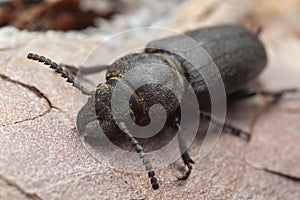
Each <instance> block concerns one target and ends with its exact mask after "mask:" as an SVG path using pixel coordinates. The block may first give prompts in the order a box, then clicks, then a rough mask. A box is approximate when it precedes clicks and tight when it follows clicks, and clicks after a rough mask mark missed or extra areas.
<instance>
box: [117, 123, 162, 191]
mask: <svg viewBox="0 0 300 200" xmlns="http://www.w3.org/2000/svg"><path fill="white" fill-rule="evenodd" d="M119 127H120V129H121V130H122V131H123V132H124V133H125V134H126V135H127V136H128V137H129V139H130V142H131V144H132V145H133V146H134V147H135V151H136V152H137V153H139V154H140V158H141V159H143V164H144V165H145V168H146V170H147V172H148V177H149V178H150V181H151V185H152V188H153V190H157V189H158V188H159V185H158V183H157V179H156V177H155V172H154V170H153V168H152V165H151V163H150V160H149V158H148V156H147V154H146V153H145V152H144V150H143V147H142V146H141V145H140V144H139V143H138V141H137V140H136V139H135V138H134V137H133V135H132V134H131V133H130V132H129V130H128V128H127V127H126V125H125V123H124V122H120V123H119Z"/></svg>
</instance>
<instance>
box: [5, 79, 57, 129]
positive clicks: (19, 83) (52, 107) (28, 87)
mask: <svg viewBox="0 0 300 200" xmlns="http://www.w3.org/2000/svg"><path fill="white" fill-rule="evenodd" d="M0 78H1V79H3V80H5V81H9V82H11V83H14V84H18V85H20V86H22V87H24V88H26V89H28V90H29V91H31V92H33V93H34V94H35V95H36V96H37V97H39V98H43V99H45V100H46V102H47V104H48V109H47V110H46V111H45V112H43V113H41V114H39V115H37V116H35V117H32V118H28V119H23V120H20V121H15V122H13V124H18V123H21V122H24V121H30V120H34V119H37V118H39V117H43V116H45V115H46V114H48V113H49V112H50V111H51V110H52V109H57V110H60V109H59V108H57V107H55V106H53V104H52V103H51V101H50V99H49V98H48V97H47V96H46V95H45V94H44V93H43V92H41V91H40V90H39V89H37V88H36V87H34V86H31V85H28V84H25V83H22V82H20V81H17V80H14V79H11V78H10V77H8V76H6V75H4V74H0ZM5 126H6V125H5Z"/></svg>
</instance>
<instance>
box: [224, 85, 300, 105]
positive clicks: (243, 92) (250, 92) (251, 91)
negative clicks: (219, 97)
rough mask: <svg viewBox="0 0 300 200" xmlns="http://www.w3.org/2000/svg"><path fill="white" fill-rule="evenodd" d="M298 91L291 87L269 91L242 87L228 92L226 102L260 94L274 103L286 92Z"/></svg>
mask: <svg viewBox="0 0 300 200" xmlns="http://www.w3.org/2000/svg"><path fill="white" fill-rule="evenodd" d="M294 92H299V89H297V88H291V89H285V90H279V91H269V90H260V89H255V88H247V89H243V90H240V91H237V92H234V93H233V94H230V95H229V96H228V102H233V101H237V100H242V99H246V98H250V97H253V96H256V95H262V96H267V97H272V98H273V101H272V102H273V103H276V102H278V101H279V100H280V98H281V97H282V96H283V95H285V94H287V93H294Z"/></svg>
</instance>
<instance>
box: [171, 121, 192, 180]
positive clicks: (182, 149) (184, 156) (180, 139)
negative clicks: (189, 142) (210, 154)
mask: <svg viewBox="0 0 300 200" xmlns="http://www.w3.org/2000/svg"><path fill="white" fill-rule="evenodd" d="M178 121H179V120H178V118H176V119H175V125H176V127H177V130H178V143H179V149H180V154H181V158H182V160H183V162H184V164H185V165H186V166H187V167H188V170H187V171H186V173H185V175H183V176H181V177H177V178H178V180H179V181H181V180H187V179H188V177H189V176H190V174H191V172H192V169H193V167H192V164H195V162H194V161H193V160H192V159H191V157H190V155H189V153H188V151H187V147H186V144H185V141H184V139H183V137H182V129H181V127H180V124H179V122H178Z"/></svg>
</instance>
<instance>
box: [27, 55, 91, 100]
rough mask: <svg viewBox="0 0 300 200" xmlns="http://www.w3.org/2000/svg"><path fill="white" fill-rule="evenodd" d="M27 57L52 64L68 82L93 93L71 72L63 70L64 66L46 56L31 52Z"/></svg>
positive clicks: (88, 92) (87, 92)
mask: <svg viewBox="0 0 300 200" xmlns="http://www.w3.org/2000/svg"><path fill="white" fill-rule="evenodd" d="M27 58H28V59H30V60H35V61H38V62H41V63H43V64H44V65H50V68H52V69H54V70H55V72H57V73H59V74H61V76H62V77H63V78H66V79H67V82H69V83H72V85H73V86H74V87H75V88H77V89H78V90H80V91H81V92H82V94H84V95H89V96H90V95H92V94H93V91H90V90H89V89H87V88H85V87H84V86H83V85H81V84H80V83H79V82H78V81H77V80H75V78H74V77H73V76H72V75H71V74H69V73H68V72H67V71H65V70H63V68H62V67H61V66H60V65H58V64H57V63H55V62H52V61H51V60H50V59H49V58H45V57H44V56H39V55H37V54H33V53H29V54H28V55H27Z"/></svg>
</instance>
